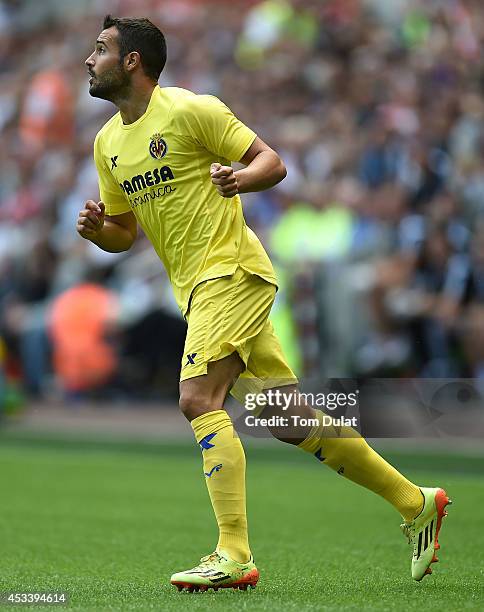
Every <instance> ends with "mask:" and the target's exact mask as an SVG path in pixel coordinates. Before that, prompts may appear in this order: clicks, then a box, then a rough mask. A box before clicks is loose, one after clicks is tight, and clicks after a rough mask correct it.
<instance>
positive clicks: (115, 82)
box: [89, 66, 131, 102]
mask: <svg viewBox="0 0 484 612" xmlns="http://www.w3.org/2000/svg"><path fill="white" fill-rule="evenodd" d="M130 84H131V79H130V77H129V76H128V75H127V74H126V73H125V72H124V70H123V69H122V68H121V66H114V67H113V68H109V69H108V70H105V71H104V72H103V73H102V74H101V75H95V76H94V77H93V81H92V83H91V84H90V86H89V93H90V94H91V96H92V97H93V98H101V99H103V100H109V101H110V102H114V101H115V100H117V99H119V98H120V97H124V95H125V94H126V92H127V91H128V90H129V89H130Z"/></svg>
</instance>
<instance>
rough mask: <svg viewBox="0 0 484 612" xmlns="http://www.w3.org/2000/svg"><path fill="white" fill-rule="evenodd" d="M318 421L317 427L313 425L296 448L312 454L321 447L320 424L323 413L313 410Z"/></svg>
mask: <svg viewBox="0 0 484 612" xmlns="http://www.w3.org/2000/svg"><path fill="white" fill-rule="evenodd" d="M314 412H315V413H316V415H315V416H316V417H317V419H318V425H313V426H312V427H311V430H310V432H309V434H308V435H307V437H306V438H305V439H304V440H303V441H302V442H301V443H300V444H298V447H299V448H300V449H302V450H304V451H306V452H308V453H312V454H314V453H315V452H316V451H317V450H318V448H319V447H320V446H321V437H322V431H321V429H322V423H323V420H322V419H323V414H324V413H323V412H322V411H321V410H316V409H315V410H314Z"/></svg>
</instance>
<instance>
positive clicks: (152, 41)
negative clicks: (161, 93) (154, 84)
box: [103, 15, 166, 81]
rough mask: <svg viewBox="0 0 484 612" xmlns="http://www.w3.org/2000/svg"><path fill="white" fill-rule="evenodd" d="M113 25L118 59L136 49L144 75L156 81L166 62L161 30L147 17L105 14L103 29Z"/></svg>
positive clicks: (164, 43)
mask: <svg viewBox="0 0 484 612" xmlns="http://www.w3.org/2000/svg"><path fill="white" fill-rule="evenodd" d="M113 26H114V27H116V28H117V30H118V32H119V36H118V44H119V56H120V60H121V61H123V59H124V57H125V56H126V55H127V54H128V53H131V52H132V51H137V52H138V53H139V54H140V57H141V65H142V66H143V70H144V72H145V74H146V76H149V77H150V78H152V79H153V80H154V81H158V79H159V78H160V74H161V72H162V70H163V68H164V67H165V64H166V41H165V37H164V36H163V33H162V32H161V30H160V29H159V28H157V27H156V26H155V25H154V24H153V23H151V21H150V20H149V19H145V18H138V19H134V18H130V17H121V18H118V17H112V16H111V15H106V17H105V18H104V23H103V29H104V30H107V29H108V28H112V27H113Z"/></svg>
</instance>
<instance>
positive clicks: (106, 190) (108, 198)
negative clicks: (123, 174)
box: [94, 134, 131, 216]
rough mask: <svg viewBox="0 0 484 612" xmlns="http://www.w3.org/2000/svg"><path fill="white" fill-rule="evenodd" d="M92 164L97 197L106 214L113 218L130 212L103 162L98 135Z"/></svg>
mask: <svg viewBox="0 0 484 612" xmlns="http://www.w3.org/2000/svg"><path fill="white" fill-rule="evenodd" d="M94 163H95V164H96V169H97V174H98V178H99V195H100V197H101V201H102V202H104V204H105V206H106V214H107V215H111V216H114V215H122V214H123V213H126V212H130V210H131V208H130V206H129V202H128V201H127V199H126V197H125V195H124V193H123V191H122V189H121V187H120V186H119V185H118V184H117V182H116V181H115V179H114V177H113V175H112V174H111V172H109V170H108V167H107V166H106V163H105V161H104V157H103V154H102V148H101V138H100V135H99V134H98V135H97V136H96V139H95V141H94Z"/></svg>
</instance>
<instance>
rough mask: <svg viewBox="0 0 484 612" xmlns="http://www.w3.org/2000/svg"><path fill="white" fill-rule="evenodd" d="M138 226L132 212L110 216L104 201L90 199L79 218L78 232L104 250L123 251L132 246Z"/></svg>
mask: <svg viewBox="0 0 484 612" xmlns="http://www.w3.org/2000/svg"><path fill="white" fill-rule="evenodd" d="M137 228H138V226H137V222H136V217H135V216H134V214H133V213H132V212H126V213H122V214H120V215H113V216H108V215H106V212H105V206H104V203H103V202H98V203H97V204H96V202H94V200H88V201H87V202H86V203H85V205H84V208H83V209H82V210H81V211H80V212H79V217H78V218H77V227H76V229H77V232H78V234H79V235H80V236H82V237H83V238H85V239H86V240H90V241H91V242H93V243H94V244H96V245H97V246H98V247H99V248H101V249H103V251H108V252H109V253H121V252H122V251H127V250H128V249H130V248H131V246H132V245H133V243H134V241H135V240H136V236H137V231H138V229H137Z"/></svg>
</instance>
